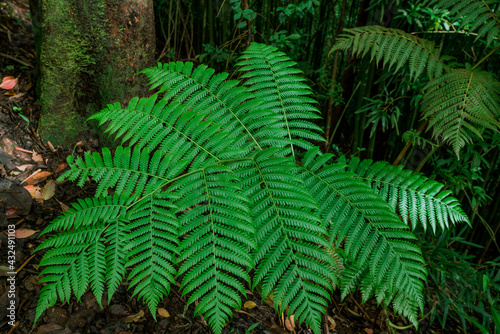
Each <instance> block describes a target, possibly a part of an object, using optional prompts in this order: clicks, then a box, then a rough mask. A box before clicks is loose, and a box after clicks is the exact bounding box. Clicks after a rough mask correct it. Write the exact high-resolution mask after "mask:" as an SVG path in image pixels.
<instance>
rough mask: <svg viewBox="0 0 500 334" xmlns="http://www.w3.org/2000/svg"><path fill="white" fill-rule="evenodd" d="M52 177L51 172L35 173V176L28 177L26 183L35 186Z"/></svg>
mask: <svg viewBox="0 0 500 334" xmlns="http://www.w3.org/2000/svg"><path fill="white" fill-rule="evenodd" d="M51 175H52V173H51V172H39V173H35V174H33V175H31V176H30V177H28V178H27V179H26V180H24V182H26V184H28V185H35V184H38V183H40V182H43V181H45V180H46V179H47V178H48V177H49V176H51Z"/></svg>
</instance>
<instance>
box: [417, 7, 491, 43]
mask: <svg viewBox="0 0 500 334" xmlns="http://www.w3.org/2000/svg"><path fill="white" fill-rule="evenodd" d="M427 2H430V3H433V4H435V5H437V6H438V7H440V8H446V9H450V16H453V17H455V18H456V19H460V20H461V22H460V27H461V28H465V27H467V28H468V30H469V31H471V32H474V31H477V37H476V40H477V39H479V38H481V37H484V36H486V42H487V44H488V45H489V44H491V42H492V41H493V40H494V39H498V38H499V37H500V12H498V10H497V11H495V7H497V6H498V5H499V4H500V1H499V0H461V1H454V0H431V1H427Z"/></svg>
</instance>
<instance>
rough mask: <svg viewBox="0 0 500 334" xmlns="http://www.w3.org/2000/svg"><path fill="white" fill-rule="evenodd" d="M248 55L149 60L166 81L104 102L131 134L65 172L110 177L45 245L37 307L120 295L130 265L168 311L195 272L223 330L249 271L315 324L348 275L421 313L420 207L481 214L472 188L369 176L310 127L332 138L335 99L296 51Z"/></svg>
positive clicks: (152, 76) (440, 216)
mask: <svg viewBox="0 0 500 334" xmlns="http://www.w3.org/2000/svg"><path fill="white" fill-rule="evenodd" d="M239 65H240V66H241V71H242V72H243V75H242V77H241V78H242V79H246V80H245V81H244V82H243V84H242V82H241V81H239V80H228V74H227V73H222V74H214V70H212V69H210V68H208V67H207V66H205V65H200V66H198V67H196V68H193V64H192V63H181V62H177V63H169V64H159V65H158V67H156V68H150V69H146V70H144V71H143V73H144V74H145V75H146V76H147V77H148V78H149V81H150V83H151V84H152V88H159V92H157V93H156V94H154V95H153V96H152V97H149V98H142V99H139V98H134V99H132V100H131V101H130V103H129V104H128V106H126V107H122V106H121V105H120V104H118V103H117V104H114V105H109V106H108V108H107V109H104V110H103V111H101V112H100V113H98V114H95V115H94V116H92V117H91V119H94V120H97V121H98V122H99V124H101V125H102V124H106V126H107V132H108V133H109V134H110V135H111V136H114V137H115V139H116V140H120V141H121V143H122V144H125V143H127V144H128V146H126V147H122V146H119V147H118V148H117V149H116V151H115V152H114V153H112V152H111V151H110V150H109V149H103V150H102V153H101V154H99V153H90V152H87V153H85V155H84V156H83V157H80V156H79V157H76V158H75V157H72V156H71V157H69V158H68V162H69V165H70V170H68V171H67V172H65V173H64V175H63V176H62V177H61V179H69V180H72V181H78V184H79V185H80V186H82V185H83V184H84V183H85V182H86V180H87V179H88V178H91V179H92V180H93V181H95V182H96V183H97V185H98V186H97V189H96V193H95V197H94V198H89V199H85V200H79V201H78V203H76V204H73V208H72V209H71V210H69V211H67V212H65V213H64V214H63V215H62V216H60V217H59V218H57V219H56V220H54V221H53V222H52V223H51V224H50V225H49V227H48V228H47V229H46V230H45V231H44V232H43V233H44V234H46V233H54V232H57V233H54V234H53V235H52V236H51V237H50V238H48V239H46V240H45V241H44V242H43V243H42V244H41V245H40V246H39V248H38V250H46V253H45V254H44V256H43V259H42V261H41V263H40V265H41V266H42V267H43V268H44V269H43V270H42V273H41V274H42V275H43V278H42V279H41V282H42V283H45V286H44V287H43V289H42V291H41V293H40V299H39V302H38V307H37V311H36V318H35V321H37V320H38V319H39V318H40V316H41V315H42V314H43V312H44V311H45V310H46V309H47V308H49V307H50V306H51V305H54V303H56V302H57V300H58V299H60V300H61V301H66V302H69V301H70V298H71V294H72V292H73V293H74V294H75V296H76V298H77V299H78V300H80V298H81V297H82V295H83V293H84V292H85V291H86V290H87V288H88V286H90V289H91V290H92V292H93V294H94V295H95V297H96V299H97V301H98V302H99V303H101V299H102V297H103V292H104V289H107V291H108V298H109V299H111V297H112V296H113V294H114V293H115V292H116V290H117V288H118V286H119V285H120V283H121V282H122V280H123V278H124V277H125V276H126V277H127V279H128V281H129V282H130V283H129V289H131V290H132V291H133V295H136V296H138V297H139V298H140V299H142V300H143V301H144V302H145V303H146V304H147V305H148V307H149V309H150V310H151V313H152V315H153V317H155V314H156V309H157V307H158V305H159V303H160V302H161V300H162V298H163V297H164V296H165V295H167V294H168V293H169V292H170V289H171V286H172V284H174V283H175V282H176V280H179V281H180V289H181V291H182V295H189V299H188V304H193V303H195V301H198V302H197V303H196V308H195V314H201V315H203V316H204V317H205V318H206V319H207V321H208V323H209V325H210V326H211V327H212V329H213V331H214V332H216V333H220V332H221V331H222V328H223V326H224V325H225V324H226V323H227V321H228V319H229V318H230V317H231V316H232V309H233V308H239V307H241V303H242V297H244V296H245V290H246V286H247V284H248V285H250V286H251V287H252V288H255V287H258V288H259V291H261V292H262V298H266V296H269V295H272V297H273V300H274V307H275V309H276V311H277V312H278V313H280V314H281V313H284V312H286V313H287V314H288V315H292V314H294V315H295V319H296V321H298V322H299V323H302V322H305V323H306V325H307V326H309V327H311V328H312V329H313V331H314V332H315V333H320V332H321V321H322V315H323V314H324V313H325V312H326V309H327V306H328V303H329V301H330V296H331V292H332V290H333V289H334V288H335V286H337V285H340V288H341V289H342V294H343V296H345V295H346V294H348V293H349V292H352V291H354V289H355V288H356V287H358V286H360V288H361V291H362V294H363V299H364V300H366V299H368V298H370V297H371V296H373V295H375V296H376V297H377V300H378V302H379V303H380V302H382V301H385V303H386V305H389V303H392V305H393V307H394V309H395V310H396V312H398V313H400V314H403V315H404V316H406V317H408V319H409V320H410V321H411V322H412V323H413V324H414V325H415V326H416V325H417V314H418V311H419V310H420V311H422V309H423V304H424V297H423V293H422V290H423V287H424V282H425V277H426V269H425V267H424V260H423V258H422V254H421V251H420V249H419V248H418V247H417V246H416V243H415V240H416V238H415V236H414V235H413V234H412V233H411V232H410V230H409V227H408V225H407V223H406V222H407V218H405V217H404V216H406V215H408V217H409V219H410V221H411V222H412V224H415V223H416V222H417V221H420V222H421V223H422V224H424V226H426V224H427V222H428V221H429V222H430V224H431V226H433V228H434V226H435V225H436V224H438V225H440V226H443V227H447V226H449V224H450V223H457V222H463V221H467V217H466V216H465V215H463V214H462V213H461V210H460V208H459V207H458V204H457V202H456V200H454V199H453V198H452V197H451V196H449V193H448V192H441V188H442V186H441V185H439V184H437V183H436V182H432V181H428V180H427V179H426V178H425V177H423V176H421V175H414V174H411V173H410V174H405V173H404V172H403V171H401V170H400V169H398V170H394V171H390V172H389V173H387V174H383V173H380V171H377V173H378V175H379V177H380V179H379V181H377V182H375V183H373V184H370V185H368V184H366V180H367V179H366V178H365V179H363V177H366V176H363V175H365V174H366V173H365V171H364V172H363V173H361V174H356V173H354V172H352V171H351V170H350V169H352V167H351V166H349V165H347V164H345V163H342V162H335V161H334V160H333V156H332V155H330V154H321V152H320V151H319V148H317V147H315V146H314V145H313V144H311V142H309V141H308V140H313V141H316V140H317V141H320V140H322V137H321V136H320V135H319V134H318V132H319V131H320V129H319V127H318V126H317V125H315V124H314V123H313V122H312V120H315V119H317V118H319V115H318V110H317V109H316V108H315V107H314V103H315V101H314V100H313V99H312V98H311V90H310V88H309V87H308V86H307V85H306V84H305V83H304V81H305V80H304V78H301V77H300V76H299V75H300V74H301V72H300V71H299V70H298V69H296V68H294V65H295V63H294V62H292V61H290V59H289V58H288V57H287V56H286V55H285V54H283V53H280V52H277V50H276V49H275V48H273V47H270V46H266V45H263V44H258V43H253V44H251V45H250V47H249V48H247V50H246V51H245V52H244V54H243V56H242V58H241V61H240V63H239ZM304 150H307V151H306V152H305V153H304ZM299 156H300V157H302V158H301V159H299ZM366 167H367V170H368V169H371V167H369V166H366ZM376 167H377V168H378V167H379V166H378V165H377V166H376ZM377 168H375V170H376V169H377ZM366 175H371V174H370V173H368V174H366ZM385 181H387V182H386V183H384V188H383V189H384V191H382V192H381V191H380V190H379V189H378V187H379V186H380V184H381V183H382V182H385ZM391 182H392V183H391ZM374 185H375V189H374V188H372V186H374ZM385 189H388V190H387V191H385ZM379 194H380V195H383V196H382V197H381V196H380V195H379ZM388 202H389V203H391V205H389V204H388ZM421 203H425V204H428V203H431V204H432V205H433V206H432V208H433V209H430V210H426V211H421V210H420V209H421V208H420V207H417V205H420V204H421ZM408 205H411V206H408ZM408 209H410V210H408ZM398 214H400V215H401V216H403V221H401V220H400V218H399V216H398ZM338 249H343V258H344V261H345V269H344V270H343V271H340V270H339V269H341V267H342V266H343V264H342V263H339V256H338V253H337V250H338ZM127 268H128V269H130V271H129V272H128V271H127Z"/></svg>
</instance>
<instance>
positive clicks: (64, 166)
mask: <svg viewBox="0 0 500 334" xmlns="http://www.w3.org/2000/svg"><path fill="white" fill-rule="evenodd" d="M66 167H68V164H67V163H65V162H61V163H60V164H59V166H57V168H56V170H55V171H54V174H57V173H60V172H62V171H63V170H64V168H66Z"/></svg>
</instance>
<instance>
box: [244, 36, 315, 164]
mask: <svg viewBox="0 0 500 334" xmlns="http://www.w3.org/2000/svg"><path fill="white" fill-rule="evenodd" d="M237 66H242V68H241V69H240V71H244V72H246V73H244V74H243V75H242V76H241V78H243V79H248V80H246V81H245V82H244V84H245V85H246V86H247V87H248V88H249V90H250V91H252V92H253V93H255V94H256V95H258V96H259V98H260V99H262V100H263V101H264V103H263V104H262V106H261V107H262V108H264V109H267V110H272V111H273V113H274V114H275V115H276V116H277V118H278V120H279V122H278V123H275V124H272V123H271V124H269V125H268V128H269V129H283V130H285V135H286V138H287V139H288V140H289V144H288V150H286V151H284V152H283V154H286V153H288V152H289V153H291V154H292V155H293V156H295V153H294V152H295V150H294V146H298V147H302V148H305V149H309V148H311V147H313V146H312V145H311V143H310V142H308V141H307V140H318V141H320V142H321V141H323V140H324V139H323V137H321V136H320V135H319V134H318V133H321V132H322V130H321V128H320V127H319V126H317V125H316V124H314V123H312V122H311V121H310V120H314V119H318V118H321V117H320V116H319V110H318V109H317V108H316V107H315V106H314V105H315V104H316V103H317V102H316V101H315V100H314V99H312V98H311V97H310V95H311V94H312V90H311V88H310V87H309V86H308V85H306V84H305V83H304V81H306V79H304V78H302V77H300V76H298V74H301V73H302V71H300V70H299V69H297V68H294V66H295V62H293V61H291V60H290V58H288V57H287V56H286V55H285V54H284V53H283V52H278V49H276V48H275V47H273V46H269V45H265V44H259V43H252V44H251V45H250V46H249V47H248V48H247V49H246V50H245V51H244V52H243V55H242V56H241V58H240V62H239V63H238V64H237ZM275 146H278V145H275Z"/></svg>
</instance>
